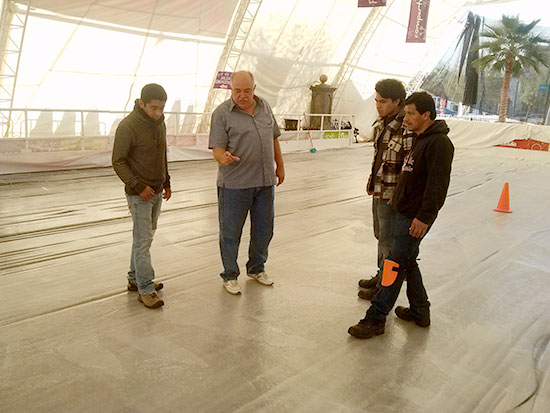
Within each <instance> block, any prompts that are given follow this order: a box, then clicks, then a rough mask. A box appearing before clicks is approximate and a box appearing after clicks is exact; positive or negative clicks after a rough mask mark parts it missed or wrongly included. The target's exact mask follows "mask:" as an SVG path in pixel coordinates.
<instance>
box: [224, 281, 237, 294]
mask: <svg viewBox="0 0 550 413" xmlns="http://www.w3.org/2000/svg"><path fill="white" fill-rule="evenodd" d="M223 287H224V288H225V289H226V291H227V292H228V293H229V294H233V295H237V294H240V293H241V286H240V285H239V282H238V281H237V280H228V281H224V282H223Z"/></svg>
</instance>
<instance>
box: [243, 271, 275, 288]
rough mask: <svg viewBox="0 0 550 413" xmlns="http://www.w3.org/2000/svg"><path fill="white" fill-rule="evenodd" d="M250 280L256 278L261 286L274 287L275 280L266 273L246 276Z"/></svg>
mask: <svg viewBox="0 0 550 413" xmlns="http://www.w3.org/2000/svg"><path fill="white" fill-rule="evenodd" d="M246 275H248V276H249V277H250V278H254V279H255V280H256V281H258V282H259V283H260V284H263V285H273V280H272V279H271V278H269V275H267V273H266V272H265V271H262V272H259V273H258V274H246Z"/></svg>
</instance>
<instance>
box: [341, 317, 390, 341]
mask: <svg viewBox="0 0 550 413" xmlns="http://www.w3.org/2000/svg"><path fill="white" fill-rule="evenodd" d="M385 324H386V323H385V322H384V321H374V320H368V319H367V320H365V319H363V320H361V321H359V323H357V324H355V325H354V326H351V327H350V328H349V329H348V333H349V334H351V335H352V336H353V337H357V338H371V337H372V336H379V335H380V334H384V326H385Z"/></svg>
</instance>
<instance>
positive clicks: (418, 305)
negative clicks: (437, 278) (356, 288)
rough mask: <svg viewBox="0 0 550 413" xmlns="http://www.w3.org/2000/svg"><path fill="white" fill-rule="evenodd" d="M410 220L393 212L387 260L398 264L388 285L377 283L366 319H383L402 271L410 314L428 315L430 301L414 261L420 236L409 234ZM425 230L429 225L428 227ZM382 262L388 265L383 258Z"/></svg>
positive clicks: (397, 290) (394, 294) (395, 296)
mask: <svg viewBox="0 0 550 413" xmlns="http://www.w3.org/2000/svg"><path fill="white" fill-rule="evenodd" d="M412 221H413V220H412V219H411V218H407V217H406V216H404V215H402V214H400V213H399V212H396V213H395V217H394V219H393V224H392V231H391V234H392V243H391V251H390V255H389V257H388V260H391V261H393V262H395V263H397V264H398V265H399V268H398V270H397V277H396V278H395V281H393V283H392V284H391V285H388V286H384V283H383V284H382V285H381V289H380V291H379V292H378V293H377V294H376V295H375V296H374V298H373V299H372V300H371V306H370V308H369V309H368V310H367V315H366V317H365V318H366V319H371V320H375V321H385V320H386V316H387V315H388V314H389V312H390V311H391V309H392V308H393V306H394V305H395V302H396V301H397V297H398V296H399V291H400V290H401V286H402V284H403V281H404V279H405V274H406V278H407V298H408V299H409V304H410V309H411V313H412V315H413V316H416V317H423V316H429V314H430V302H429V301H428V295H427V294H426V289H425V288H424V284H423V283H422V274H421V273H420V269H419V268H418V263H417V262H416V258H417V257H418V252H419V248H420V242H421V241H422V238H414V237H411V236H410V235H409V228H410V226H411V223H412ZM429 229H430V227H428V230H429ZM386 265H388V263H387V261H386Z"/></svg>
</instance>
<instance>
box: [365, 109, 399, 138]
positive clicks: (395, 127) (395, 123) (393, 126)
mask: <svg viewBox="0 0 550 413" xmlns="http://www.w3.org/2000/svg"><path fill="white" fill-rule="evenodd" d="M404 118H405V111H404V110H403V109H401V111H400V112H399V113H398V114H397V115H395V117H394V118H393V119H392V120H391V121H390V123H388V125H387V128H388V130H389V131H390V132H391V133H392V134H394V133H396V132H397V131H399V129H401V127H402V126H403V119H404ZM372 126H374V127H376V128H378V127H384V118H383V117H381V116H379V117H378V118H377V119H376V120H375V121H374V122H373V124H372Z"/></svg>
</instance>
